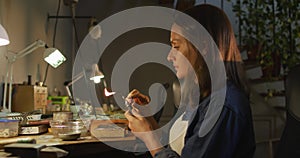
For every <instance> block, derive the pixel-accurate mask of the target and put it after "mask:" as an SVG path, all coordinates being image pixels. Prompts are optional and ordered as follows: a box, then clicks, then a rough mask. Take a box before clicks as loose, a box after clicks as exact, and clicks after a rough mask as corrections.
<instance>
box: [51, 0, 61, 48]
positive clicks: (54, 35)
mask: <svg viewBox="0 0 300 158" xmlns="http://www.w3.org/2000/svg"><path fill="white" fill-rule="evenodd" d="M60 3H61V0H59V1H58V6H57V11H56V17H58V15H59V11H60ZM57 23H58V18H56V19H55V24H54V32H53V41H52V45H53V47H55V38H56V29H57Z"/></svg>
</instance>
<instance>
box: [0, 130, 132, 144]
mask: <svg viewBox="0 0 300 158" xmlns="http://www.w3.org/2000/svg"><path fill="white" fill-rule="evenodd" d="M30 140H35V141H36V144H44V145H46V146H57V145H70V144H83V143H95V142H122V141H125V142H128V141H134V140H136V137H135V136H133V135H128V136H126V137H119V138H100V139H97V138H95V137H92V136H86V137H80V138H79V139H78V140H73V141H63V140H62V139H60V138H56V137H54V136H53V135H52V134H51V133H45V134H41V135H23V136H17V137H11V138H0V148H1V147H3V146H4V145H6V144H10V143H15V142H30Z"/></svg>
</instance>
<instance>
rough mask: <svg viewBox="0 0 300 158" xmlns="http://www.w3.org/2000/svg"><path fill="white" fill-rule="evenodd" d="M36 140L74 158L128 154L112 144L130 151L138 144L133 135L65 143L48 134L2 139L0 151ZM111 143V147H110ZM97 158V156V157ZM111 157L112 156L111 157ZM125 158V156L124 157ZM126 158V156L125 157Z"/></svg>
mask: <svg viewBox="0 0 300 158" xmlns="http://www.w3.org/2000/svg"><path fill="white" fill-rule="evenodd" d="M33 139H34V140H35V141H36V144H42V145H46V146H54V147H58V148H60V149H63V150H65V151H67V152H69V153H68V155H67V156H66V157H67V158H68V157H72V158H76V157H78V158H80V157H82V156H87V157H94V156H95V155H103V154H104V153H114V154H116V153H121V154H122V153H123V154H124V153H126V152H125V151H121V150H118V149H115V148H114V147H113V146H114V145H113V146H110V145H111V144H114V143H118V145H119V146H120V145H121V146H125V147H128V149H127V150H128V151H130V150H131V149H129V148H132V147H134V144H135V142H136V137H135V136H133V135H130V136H126V137H120V138H101V139H97V138H95V137H92V136H86V137H80V138H79V139H78V140H75V141H63V140H62V139H60V138H55V137H54V136H53V135H52V134H50V133H46V134H41V135H30V136H18V137H13V138H0V149H3V148H4V145H6V144H10V143H15V142H26V141H30V140H33ZM107 143H109V144H110V145H108V144H107ZM96 157H97V156H96ZM109 157H110V156H109ZM122 157H124V156H122ZM124 158H126V156H125V157H124Z"/></svg>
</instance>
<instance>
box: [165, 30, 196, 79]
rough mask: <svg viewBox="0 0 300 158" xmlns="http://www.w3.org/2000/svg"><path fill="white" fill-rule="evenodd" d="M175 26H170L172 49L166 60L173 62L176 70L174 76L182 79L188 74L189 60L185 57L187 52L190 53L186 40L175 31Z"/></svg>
mask: <svg viewBox="0 0 300 158" xmlns="http://www.w3.org/2000/svg"><path fill="white" fill-rule="evenodd" d="M174 29H176V27H174V26H173V27H172V32H171V36H170V42H171V46H172V49H171V51H170V52H169V55H168V57H167V59H168V61H171V62H172V63H173V66H174V68H175V70H176V76H177V77H178V78H179V79H182V78H184V77H186V76H187V75H188V71H189V65H190V63H189V60H188V59H187V56H188V54H190V53H191V52H189V51H191V49H189V43H188V41H187V40H186V39H185V38H184V37H182V36H181V35H179V34H177V33H175V32H174V31H173V30H174Z"/></svg>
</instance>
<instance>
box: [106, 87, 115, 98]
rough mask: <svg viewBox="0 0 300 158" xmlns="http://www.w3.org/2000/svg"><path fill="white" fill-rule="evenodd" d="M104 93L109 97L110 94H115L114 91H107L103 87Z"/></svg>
mask: <svg viewBox="0 0 300 158" xmlns="http://www.w3.org/2000/svg"><path fill="white" fill-rule="evenodd" d="M104 94H105V96H107V97H109V96H111V95H114V94H116V92H109V91H108V90H107V89H106V88H104Z"/></svg>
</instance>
